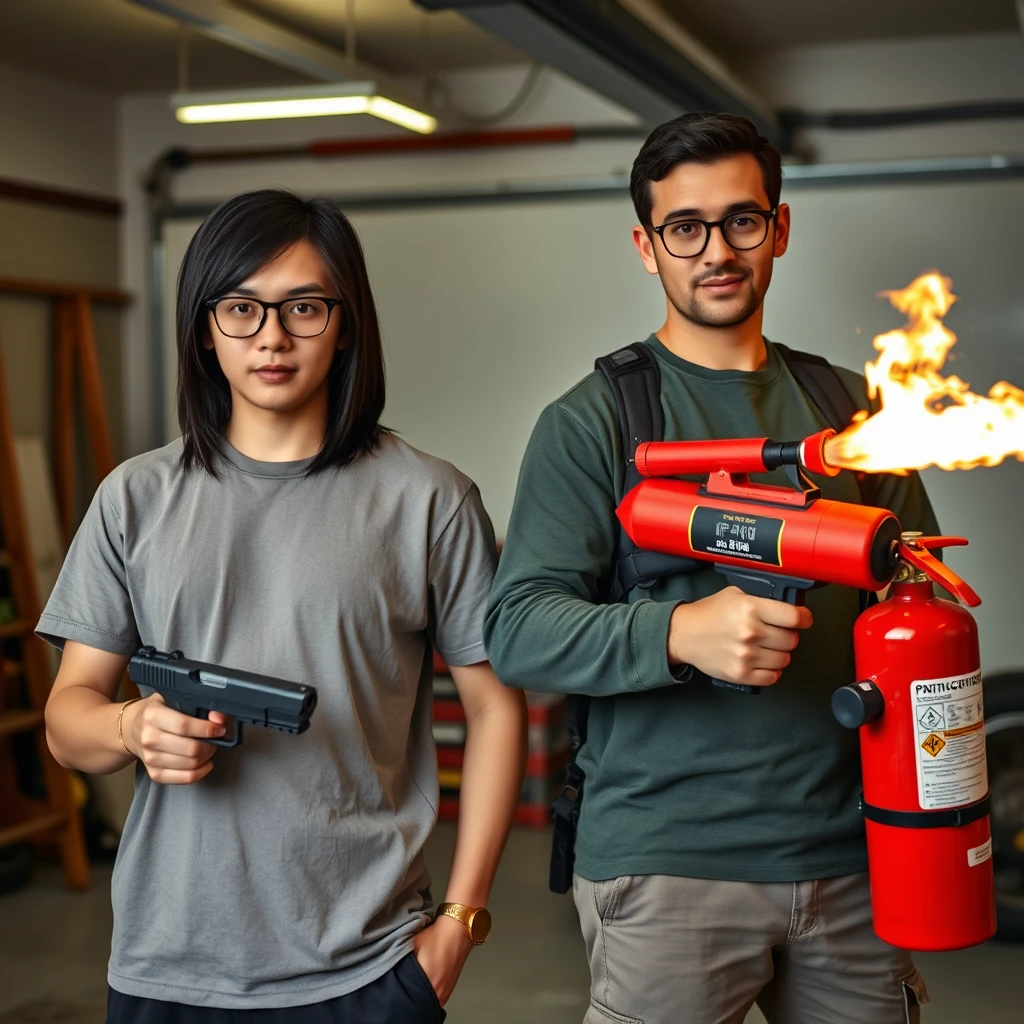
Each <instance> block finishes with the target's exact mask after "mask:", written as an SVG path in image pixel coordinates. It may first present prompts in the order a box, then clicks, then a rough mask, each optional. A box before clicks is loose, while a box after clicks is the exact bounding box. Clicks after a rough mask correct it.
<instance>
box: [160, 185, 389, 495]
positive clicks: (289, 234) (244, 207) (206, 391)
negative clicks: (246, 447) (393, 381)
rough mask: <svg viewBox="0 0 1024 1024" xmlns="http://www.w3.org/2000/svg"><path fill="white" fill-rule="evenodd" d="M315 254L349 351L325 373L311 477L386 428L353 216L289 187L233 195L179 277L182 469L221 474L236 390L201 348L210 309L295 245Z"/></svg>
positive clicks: (372, 442) (373, 324) (202, 233)
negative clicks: (322, 423)
mask: <svg viewBox="0 0 1024 1024" xmlns="http://www.w3.org/2000/svg"><path fill="white" fill-rule="evenodd" d="M302 240H306V241H308V242H309V243H310V245H311V246H312V247H313V248H314V249H315V250H316V252H317V255H318V256H319V257H320V259H321V260H323V262H324V266H325V267H326V268H327V271H328V273H329V274H330V276H331V282H330V283H331V284H333V285H334V287H335V288H336V289H337V294H338V298H340V299H341V305H340V306H338V307H336V309H335V311H334V315H335V316H341V317H342V321H341V331H342V332H343V333H344V337H345V347H344V349H342V350H341V351H337V352H335V353H334V361H333V362H332V363H331V368H330V371H329V373H328V419H327V430H326V432H325V435H324V443H323V446H322V447H321V449H320V451H319V452H318V453H317V455H316V457H315V458H314V459H313V461H312V463H310V466H309V470H308V472H309V473H310V474H312V473H317V472H320V471H321V470H323V469H326V468H327V467H328V466H344V465H345V464H347V463H349V462H351V461H353V460H354V459H355V458H357V457H358V456H359V455H361V454H366V453H369V452H371V451H372V450H373V449H374V448H375V447H376V446H377V443H378V441H379V440H380V435H381V432H382V431H383V430H385V428H383V427H381V425H380V423H379V422H378V420H379V419H380V414H381V412H382V411H383V409H384V353H383V349H382V346H381V337H380V324H379V322H378V319H377V310H376V307H375V305H374V302H373V294H372V293H371V291H370V281H369V277H368V275H367V272H366V261H365V260H364V259H363V250H362V247H361V246H360V244H359V239H358V237H357V236H356V233H355V231H354V230H353V228H352V225H351V224H350V223H349V220H348V218H347V217H346V216H345V215H344V214H343V213H342V212H341V211H340V210H339V209H338V208H337V207H336V206H335V205H334V204H333V203H331V202H329V201H327V200H326V199H302V198H300V197H299V196H297V195H295V194H294V193H293V192H289V191H286V190H285V189H260V190H258V191H255V192H246V193H244V194H243V195H240V196H235V197H234V199H229V200H227V202H225V203H222V204H221V205H220V206H218V207H217V209H216V210H214V211H213V213H211V214H210V216H209V217H207V218H206V220H204V221H203V223H202V224H201V225H200V227H199V230H198V231H197V232H196V233H195V235H194V236H193V237H192V240H191V241H190V242H189V245H188V248H187V249H186V251H185V258H184V260H183V261H182V264H181V270H180V272H179V274H178V304H177V334H178V391H177V397H178V422H179V424H180V426H181V433H182V437H183V439H184V450H183V451H182V457H181V464H182V467H183V468H184V469H185V470H186V471H188V470H189V469H191V468H193V467H198V466H201V467H202V468H203V469H205V470H206V471H207V472H209V473H211V474H213V475H214V476H216V475H217V471H216V468H215V463H216V459H217V456H218V454H219V451H220V446H221V445H222V444H223V433H224V429H225V427H226V426H227V423H228V419H229V418H230V416H231V390H230V387H229V385H228V382H227V378H226V377H225V376H224V373H223V371H222V370H221V368H220V364H219V362H218V361H217V355H216V353H215V352H213V351H211V350H209V349H207V348H205V347H204V346H203V339H204V338H205V337H206V335H207V333H208V330H209V328H208V319H207V317H208V311H207V307H206V302H207V301H208V300H209V299H212V298H217V297H219V296H221V295H224V294H226V293H229V292H230V291H231V290H232V289H233V288H237V287H238V286H239V285H240V284H241V283H242V282H243V281H245V280H246V278H248V277H250V276H251V275H252V274H254V273H255V272H256V271H257V270H259V269H260V267H263V266H266V264H267V263H269V262H271V261H272V260H273V259H274V258H275V257H277V256H279V255H281V253H283V252H285V251H286V250H287V249H288V248H290V247H291V246H292V245H294V244H295V243H296V242H299V241H302Z"/></svg>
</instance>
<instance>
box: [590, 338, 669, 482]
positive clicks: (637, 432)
mask: <svg viewBox="0 0 1024 1024" xmlns="http://www.w3.org/2000/svg"><path fill="white" fill-rule="evenodd" d="M594 369H595V370H600V371H601V373H603V374H604V376H605V379H606V380H607V381H608V383H609V385H610V386H611V389H612V394H613V395H614V396H615V410H616V412H617V413H618V417H619V436H620V438H621V441H622V457H623V458H624V459H625V460H626V477H625V481H624V483H623V487H622V491H621V493H619V494H617V495H616V497H617V498H619V499H621V498H622V497H623V496H624V495H626V494H628V493H629V492H630V491H631V490H632V489H633V488H634V487H635V486H636V485H637V484H638V483H640V474H639V473H638V472H637V471H636V463H635V462H634V461H633V453H634V452H635V451H636V449H637V445H639V444H642V443H643V442H644V441H660V440H661V439H662V438H663V437H664V436H665V417H664V414H663V413H662V411H661V374H660V373H659V372H658V364H657V363H656V362H655V360H654V356H653V355H652V354H651V350H650V348H649V347H648V346H647V345H644V344H643V343H642V342H639V341H638V342H634V343H633V344H632V345H627V346H626V347H625V348H620V349H619V350H618V351H617V352H612V353H611V355H607V356H602V357H601V358H600V359H598V360H595V362H594Z"/></svg>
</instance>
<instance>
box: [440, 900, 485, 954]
mask: <svg viewBox="0 0 1024 1024" xmlns="http://www.w3.org/2000/svg"><path fill="white" fill-rule="evenodd" d="M442 914H443V915H444V916H445V917H451V918H454V919H455V920H456V921H461V922H462V924H463V925H465V927H466V932H467V934H468V935H469V941H470V942H472V943H473V945H474V946H482V945H483V944H484V943H485V942H486V941H487V936H488V935H490V933H491V913H490V911H489V910H488V909H487V908H486V907H466V906H463V904H461V903H442V904H441V906H439V907H438V908H437V916H438V917H440V916H441V915H442Z"/></svg>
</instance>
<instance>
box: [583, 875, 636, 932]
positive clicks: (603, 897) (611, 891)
mask: <svg viewBox="0 0 1024 1024" xmlns="http://www.w3.org/2000/svg"><path fill="white" fill-rule="evenodd" d="M632 880H633V877H632V875H620V876H619V877H618V878H609V879H607V880H606V881H603V882H593V883H592V884H593V886H594V910H595V911H596V912H597V916H598V917H599V918H600V920H601V923H602V924H603V925H609V924H611V923H612V921H614V920H615V913H616V911H617V910H618V909H619V903H620V901H621V900H622V895H623V893H624V892H625V891H626V890H627V889H628V888H629V885H630V883H631V882H632Z"/></svg>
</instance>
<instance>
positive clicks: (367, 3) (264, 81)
mask: <svg viewBox="0 0 1024 1024" xmlns="http://www.w3.org/2000/svg"><path fill="white" fill-rule="evenodd" d="M234 6H236V7H238V8H241V9H243V10H245V11H247V12H248V13H251V14H257V15H261V16H265V17H266V18H267V19H269V20H273V21H275V22H277V23H278V24H279V25H281V26H282V27H285V28H291V29H294V30H295V31H297V32H301V33H303V34H305V35H309V36H310V38H311V39H313V40H315V41H317V42H319V43H321V44H324V45H327V46H332V47H336V48H337V49H338V50H339V52H342V51H343V50H344V40H345V9H346V6H347V5H346V3H345V0H330V2H326V0H244V2H243V0H236V2H235V4H234ZM355 10H356V52H357V55H358V56H359V57H360V59H362V60H364V61H366V62H367V63H372V64H376V65H378V66H379V67H380V68H381V69H383V70H385V71H390V72H392V73H393V74H396V75H400V74H408V75H419V74H422V72H423V69H424V68H427V69H429V70H430V71H440V70H447V69H452V68H466V67H480V66H488V65H496V64H521V63H523V62H525V60H526V58H525V57H524V56H523V55H522V54H521V53H520V52H519V51H518V50H516V49H515V48H514V47H512V46H510V45H508V44H507V43H505V42H503V41H501V40H499V39H496V38H494V37H493V36H491V35H489V34H488V33H486V32H484V31H483V30H482V29H479V28H477V27H475V26H473V25H471V24H469V23H468V22H466V21H465V20H464V19H463V18H462V17H461V16H460V15H458V14H454V13H437V14H425V13H424V12H423V11H422V10H421V9H420V8H418V7H416V6H415V5H414V4H413V2H412V0H357V2H356V4H355ZM178 38H179V32H178V27H177V24H176V23H175V22H174V21H172V20H171V19H170V18H167V17H166V16H164V15H161V14H156V13H153V12H152V11H149V10H146V9H144V8H142V7H138V6H136V5H135V4H133V3H130V2H129V0H0V64H7V65H9V66H11V67H17V68H22V69H24V70H27V71H35V72H38V73H40V74H45V75H49V76H51V77H55V78H63V79H65V80H67V81H71V82H76V83H79V84H81V85H86V86H90V87H92V88H95V89H100V90H103V91H106V92H111V93H116V94H123V93H137V92H171V91H173V90H175V89H176V88H177V86H178ZM308 81H309V79H308V78H306V77H304V76H300V75H298V74H296V73H294V72H292V71H288V70H286V69H284V68H282V67H279V66H277V65H275V64H272V63H269V62H268V61H265V60H262V59H260V58H258V57H255V56H251V55H249V54H246V53H243V52H241V51H240V50H237V49H235V48H234V47H231V46H228V45H226V44H224V43H220V42H217V41H215V40H211V39H207V38H203V37H201V36H199V35H197V34H196V33H190V34H189V43H188V86H189V88H191V89H194V90H203V89H236V88H249V87H260V86H265V87H272V86H278V85H297V84H303V83H305V82H308Z"/></svg>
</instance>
